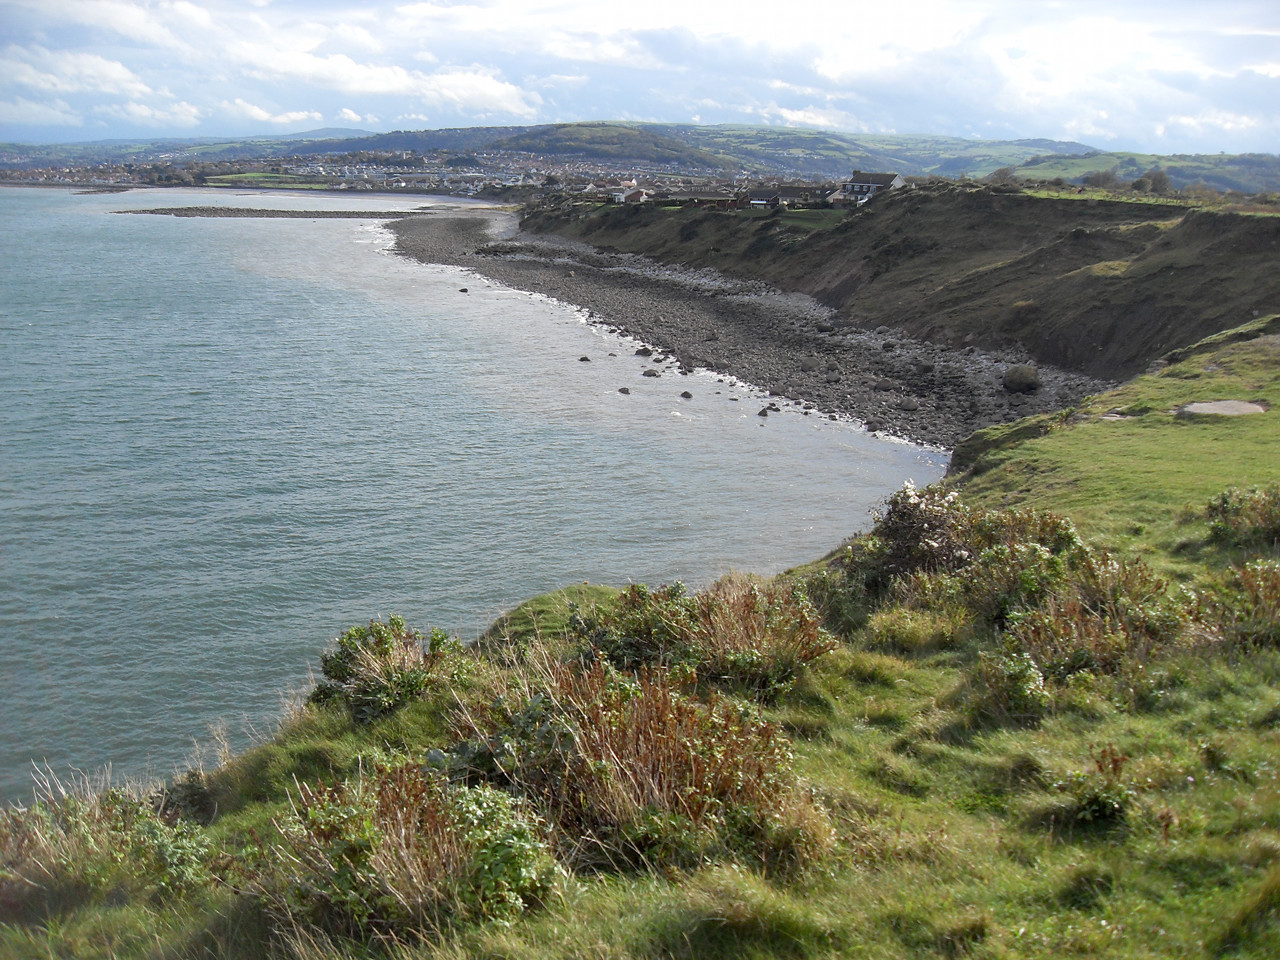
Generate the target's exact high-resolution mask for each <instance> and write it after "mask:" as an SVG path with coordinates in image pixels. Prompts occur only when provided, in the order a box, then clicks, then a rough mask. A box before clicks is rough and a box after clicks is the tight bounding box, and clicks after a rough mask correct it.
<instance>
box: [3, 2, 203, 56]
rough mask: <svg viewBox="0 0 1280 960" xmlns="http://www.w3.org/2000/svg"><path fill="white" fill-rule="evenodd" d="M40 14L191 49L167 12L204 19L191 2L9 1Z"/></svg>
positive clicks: (60, 23)
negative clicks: (171, 26) (173, 27)
mask: <svg viewBox="0 0 1280 960" xmlns="http://www.w3.org/2000/svg"><path fill="white" fill-rule="evenodd" d="M9 3H10V4H12V5H13V6H15V7H20V8H25V9H27V10H28V11H32V12H34V13H36V15H37V16H39V17H40V18H41V19H42V20H43V21H45V22H47V23H50V24H53V25H57V26H63V25H67V24H74V25H77V26H84V27H93V28H96V29H99V30H107V31H110V32H111V33H115V34H118V35H119V36H122V37H127V38H129V39H130V40H136V41H139V42H142V43H147V44H151V45H153V46H157V47H162V48H165V49H170V50H185V49H189V48H188V46H187V44H186V43H184V42H183V41H182V40H180V39H179V38H178V37H177V36H176V35H175V34H174V33H173V31H172V30H170V29H169V27H168V26H167V25H165V23H164V22H163V18H164V16H165V15H167V14H171V13H172V14H176V15H177V17H176V18H177V19H179V20H185V21H195V22H198V21H199V20H200V16H199V15H200V14H201V13H203V12H204V11H202V10H200V8H199V7H195V6H194V5H192V4H190V3H161V4H157V5H153V4H141V3H129V2H125V0H9Z"/></svg>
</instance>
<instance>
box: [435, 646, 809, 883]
mask: <svg viewBox="0 0 1280 960" xmlns="http://www.w3.org/2000/svg"><path fill="white" fill-rule="evenodd" d="M535 686H536V687H537V690H536V692H534V691H533V690H526V691H524V692H523V694H522V695H520V696H519V697H517V698H515V699H514V701H513V702H511V703H508V702H499V703H496V704H495V705H494V706H493V708H492V709H490V710H489V711H488V712H487V713H486V714H483V715H482V714H477V713H471V714H468V715H466V716H465V717H464V718H463V728H462V730H461V731H460V733H461V734H462V735H463V736H464V737H465V739H464V742H463V743H461V744H460V745H459V746H458V747H456V748H455V749H454V750H452V751H450V753H449V754H448V755H445V754H437V755H436V757H435V761H436V762H437V763H438V764H440V765H442V766H443V767H444V768H445V769H447V770H449V771H450V772H451V773H452V775H453V776H455V777H457V778H465V779H469V780H470V781H471V782H475V781H477V780H478V781H486V782H492V783H496V784H499V785H502V786H505V787H506V788H508V789H511V790H514V791H516V792H518V793H520V794H521V795H523V796H525V797H527V798H528V799H529V800H530V801H531V802H532V803H533V804H534V806H535V807H536V808H537V809H538V810H539V811H541V812H542V813H543V815H544V816H545V817H546V819H547V820H548V821H549V822H551V823H552V824H553V825H554V826H555V829H556V838H557V843H558V846H559V848H560V850H561V852H562V855H563V856H564V858H565V859H566V860H567V861H569V862H571V863H574V864H576V865H578V866H582V867H587V868H614V869H616V868H634V867H657V868H661V867H671V866H675V867H690V866H695V865H697V864H700V863H705V862H710V861H714V860H721V859H735V858H738V857H745V858H746V859H748V860H751V861H753V862H755V863H757V864H762V865H764V866H766V867H769V868H772V869H778V870H784V871H785V870H791V869H797V868H802V867H804V866H805V865H807V864H808V863H810V862H812V861H813V860H815V859H817V858H818V857H820V856H821V855H822V854H823V853H824V852H825V850H826V848H827V846H828V845H829V843H830V840H831V827H830V824H829V822H828V819H827V816H826V814H825V812H824V811H823V810H822V809H821V808H820V807H818V806H817V805H816V804H815V803H814V802H813V800H812V799H811V798H810V797H809V796H808V794H807V792H806V791H805V790H804V789H802V788H801V786H800V785H799V783H798V782H797V781H796V779H795V776H794V774H793V773H792V770H791V749H790V744H789V742H788V741H787V739H786V738H785V737H784V736H783V735H782V732H781V731H780V729H779V728H778V727H776V726H775V725H773V724H770V723H766V722H764V721H762V720H760V719H759V718H758V717H756V716H755V715H754V714H753V713H751V712H748V711H745V710H744V709H743V708H742V706H741V705H739V704H735V703H732V702H730V701H728V700H725V699H720V698H716V697H712V699H711V700H710V702H706V703H703V702H699V701H696V700H692V699H689V698H687V697H686V696H684V695H683V694H682V693H681V692H680V689H679V685H678V683H677V682H676V681H675V680H674V679H673V678H672V675H671V674H670V672H669V671H667V670H663V669H658V668H651V667H644V668H641V669H640V670H639V671H638V672H637V673H636V674H635V675H634V676H629V675H626V674H619V673H617V672H616V671H615V670H614V669H613V668H611V667H609V666H608V665H606V664H605V663H602V662H596V663H594V664H592V665H591V666H590V667H589V668H588V669H586V670H585V671H584V670H581V669H579V668H577V667H574V666H571V665H564V664H557V663H547V664H545V665H544V668H543V671H542V675H541V676H540V677H539V678H537V680H536V682H535Z"/></svg>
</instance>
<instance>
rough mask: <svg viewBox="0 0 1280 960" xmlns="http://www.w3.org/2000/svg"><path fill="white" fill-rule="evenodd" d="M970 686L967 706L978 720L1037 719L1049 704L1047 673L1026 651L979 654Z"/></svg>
mask: <svg viewBox="0 0 1280 960" xmlns="http://www.w3.org/2000/svg"><path fill="white" fill-rule="evenodd" d="M967 686H968V688H969V696H968V698H967V707H968V710H969V714H970V717H971V719H973V720H976V721H995V722H998V723H1003V722H1009V721H1013V722H1021V723H1034V722H1036V721H1038V720H1039V719H1040V718H1041V717H1042V716H1043V715H1044V712H1045V710H1046V709H1047V708H1048V706H1049V693H1048V691H1047V690H1046V689H1045V685H1044V675H1043V674H1042V673H1041V672H1040V668H1039V667H1037V666H1036V663H1035V661H1034V660H1032V659H1031V657H1030V655H1028V654H1027V653H1025V652H1023V651H1006V652H1001V653H981V654H979V655H978V663H977V665H976V667H975V668H974V669H973V670H971V671H970V674H969V677H968V681H967Z"/></svg>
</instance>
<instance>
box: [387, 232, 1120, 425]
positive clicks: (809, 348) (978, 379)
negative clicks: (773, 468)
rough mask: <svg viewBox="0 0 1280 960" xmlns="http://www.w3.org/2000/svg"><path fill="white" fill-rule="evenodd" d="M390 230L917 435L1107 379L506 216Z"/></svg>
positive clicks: (1030, 409) (697, 356)
mask: <svg viewBox="0 0 1280 960" xmlns="http://www.w3.org/2000/svg"><path fill="white" fill-rule="evenodd" d="M389 226H390V228H391V229H392V231H393V232H394V233H395V236H396V250H397V252H398V253H400V254H402V255H404V256H407V257H412V258H414V259H417V260H419V261H422V262H425V263H437V264H449V265H454V266H460V267H465V268H467V269H469V270H471V271H474V272H475V273H477V274H479V275H481V276H483V277H487V278H488V279H490V280H493V281H495V282H497V283H501V284H503V285H505V286H509V287H513V288H515V289H518V290H527V291H530V292H536V293H541V294H544V295H546V296H549V297H553V298H555V299H557V300H561V301H564V302H566V303H571V304H574V305H576V306H578V307H581V308H583V309H585V310H587V311H588V316H589V318H590V319H591V320H592V321H593V322H596V323H600V324H603V325H606V326H608V327H611V328H614V329H616V330H618V331H620V332H622V333H625V334H627V335H629V336H631V337H634V338H636V339H638V340H641V341H643V342H644V343H646V344H651V345H652V346H653V347H655V348H657V349H658V350H659V351H661V352H663V353H665V354H667V355H669V356H670V357H671V358H673V359H674V360H675V361H676V362H677V364H678V365H679V366H680V367H683V368H685V369H692V368H694V367H705V368H707V369H709V370H713V371H716V372H719V373H723V374H725V375H730V376H733V377H736V378H738V379H741V380H745V381H747V382H749V383H752V384H755V385H756V386H758V387H761V388H763V389H765V390H768V391H769V392H770V393H772V394H774V395H775V396H777V397H778V398H780V399H781V398H787V399H790V400H792V401H795V402H797V403H799V404H801V405H803V406H804V407H805V408H806V409H809V410H812V411H818V412H821V413H824V414H828V415H835V416H840V417H846V418H852V419H856V420H859V421H862V422H863V423H864V424H865V425H866V427H867V429H869V430H873V431H876V432H883V433H886V434H891V435H894V436H898V437H903V438H907V439H910V440H915V441H918V442H923V443H928V444H935V445H938V446H942V447H948V448H950V447H953V446H955V445H956V444H957V443H958V442H959V441H960V440H962V439H963V438H964V437H966V436H967V435H968V434H970V433H972V432H973V431H974V430H976V429H978V428H980V427H984V426H989V425H991V424H996V423H1003V422H1007V421H1010V420H1016V419H1018V418H1019V417H1024V416H1028V415H1030V414H1034V413H1044V412H1048V411H1052V410H1058V409H1062V408H1064V407H1067V406H1070V405H1072V404H1074V403H1076V402H1078V401H1079V400H1080V398H1081V397H1083V396H1085V395H1087V394H1091V393H1097V392H1099V391H1101V390H1105V389H1107V388H1109V387H1110V386H1112V384H1110V383H1107V382H1104V381H1101V380H1095V379H1092V378H1089V377H1085V376H1082V375H1079V374H1074V373H1070V372H1067V371H1062V370H1055V369H1051V368H1047V367H1039V368H1038V369H1035V368H1030V367H1028V366H1026V365H1027V364H1028V363H1029V360H1028V358H1027V357H1026V356H1018V355H1011V354H997V353H987V352H983V351H981V350H978V349H975V348H973V347H967V348H965V349H964V350H960V351H957V350H954V349H950V348H946V347H941V346H938V345H936V344H933V343H928V342H922V341H918V340H912V339H910V338H907V337H904V336H900V335H898V334H896V333H895V332H894V331H892V330H889V329H887V328H883V327H882V328H879V329H877V330H866V329H862V328H859V327H855V326H849V325H846V324H841V323H840V322H839V321H838V319H837V318H836V317H835V314H834V313H833V311H831V310H829V309H828V308H826V307H824V306H823V305H822V304H820V303H818V302H817V301H815V300H813V299H812V298H810V297H807V296H804V295H801V294H795V293H786V292H783V291H780V290H777V289H775V288H772V287H769V286H767V285H766V284H763V283H759V282H753V281H743V280H737V279H733V278H729V277H726V276H723V275H721V274H719V273H716V272H714V271H709V270H690V269H684V268H681V267H672V266H666V265H663V264H659V263H656V262H654V261H652V260H649V259H647V258H645V257H641V256H637V255H634V254H625V253H615V252H609V251H605V250H600V249H597V248H595V247H591V246H589V245H586V244H582V243H576V242H573V241H570V240H566V239H563V238H558V237H548V236H541V235H538V236H535V235H530V234H526V233H521V232H520V231H519V227H518V222H517V219H516V217H515V215H514V214H510V213H506V212H500V211H493V210H490V211H480V210H476V211H469V212H468V213H467V214H466V215H459V213H455V212H449V213H443V212H442V213H439V214H434V215H429V216H421V217H414V218H411V219H405V220H398V221H394V222H392V223H390V224H389ZM625 386H627V385H626V384H619V387H620V388H622V387H625ZM1029 387H1030V388H1029Z"/></svg>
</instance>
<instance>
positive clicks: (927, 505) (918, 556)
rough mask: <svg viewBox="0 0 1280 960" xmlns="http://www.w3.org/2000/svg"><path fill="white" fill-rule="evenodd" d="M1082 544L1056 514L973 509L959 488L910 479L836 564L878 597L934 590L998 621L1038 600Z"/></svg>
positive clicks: (909, 597) (849, 578) (907, 596)
mask: <svg viewBox="0 0 1280 960" xmlns="http://www.w3.org/2000/svg"><path fill="white" fill-rule="evenodd" d="M1083 550H1084V546H1083V545H1082V544H1081V542H1080V538H1079V536H1078V535H1077V533H1076V530H1075V527H1074V526H1072V524H1071V522H1070V521H1069V520H1066V519H1065V518H1063V517H1059V516H1057V515H1056V514H1052V513H1042V512H1037V511H1032V510H1002V511H992V510H981V509H973V508H970V507H966V506H965V505H964V504H963V503H961V502H960V500H959V496H958V494H956V492H955V491H951V492H948V493H943V492H942V490H940V489H939V488H937V487H926V488H924V489H923V490H920V489H917V488H916V487H914V486H912V485H911V484H907V485H906V486H904V487H903V488H902V489H901V490H899V491H898V492H897V493H895V494H893V496H891V497H890V498H889V499H888V500H887V501H886V504H885V510H884V512H883V513H882V514H881V515H880V516H879V518H878V519H877V521H876V525H875V527H874V529H873V530H872V532H871V533H870V534H869V535H866V536H864V537H860V538H858V539H856V540H854V541H852V542H851V543H850V544H849V545H848V547H847V548H846V550H845V551H844V553H843V554H842V555H841V556H840V557H839V558H838V559H837V560H836V561H834V565H835V566H836V567H837V568H838V569H840V570H841V571H842V573H843V575H844V577H845V579H846V580H847V581H849V582H850V583H851V584H853V585H855V586H856V587H857V588H858V589H860V590H862V591H863V592H865V593H866V594H867V595H868V596H870V597H872V598H882V597H884V596H885V595H886V594H887V593H889V592H890V590H893V591H894V593H895V594H896V595H897V596H898V597H899V598H902V599H907V600H908V602H911V600H912V598H913V597H914V598H916V599H917V601H918V600H919V598H920V595H921V593H922V592H923V593H929V594H932V595H933V597H934V599H935V600H936V599H938V598H940V597H944V596H945V597H946V598H947V599H948V600H949V601H950V602H963V603H966V604H969V605H970V606H971V607H973V608H974V609H975V611H976V612H977V613H979V615H981V616H983V617H985V618H987V619H991V620H996V621H999V620H1001V619H1002V618H1003V617H1004V616H1005V615H1007V613H1008V612H1009V611H1010V610H1012V609H1013V608H1015V607H1017V606H1019V605H1025V604H1027V603H1031V602H1034V600H1035V599H1036V597H1037V596H1038V595H1040V594H1042V593H1043V592H1044V590H1045V589H1046V588H1047V587H1048V585H1050V584H1051V583H1052V582H1053V581H1054V580H1056V579H1057V578H1058V576H1059V575H1060V574H1061V572H1062V571H1063V570H1065V569H1067V568H1068V567H1069V566H1070V564H1071V563H1073V562H1074V560H1075V558H1076V556H1077V555H1079V554H1080V553H1081V552H1082V551H1083ZM948 577H954V578H956V579H955V580H954V581H948V580H947V579H946V578H948ZM961 588H963V589H961Z"/></svg>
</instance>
